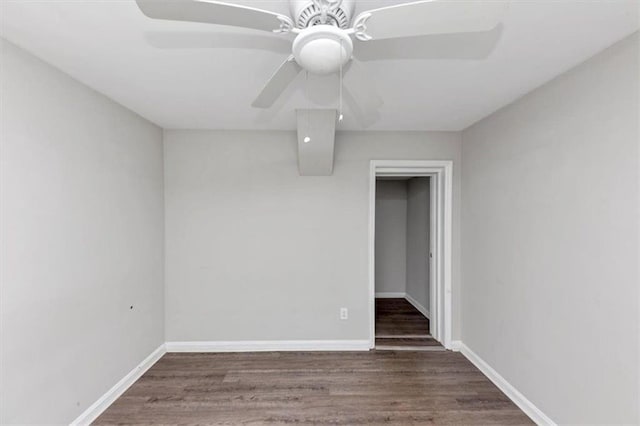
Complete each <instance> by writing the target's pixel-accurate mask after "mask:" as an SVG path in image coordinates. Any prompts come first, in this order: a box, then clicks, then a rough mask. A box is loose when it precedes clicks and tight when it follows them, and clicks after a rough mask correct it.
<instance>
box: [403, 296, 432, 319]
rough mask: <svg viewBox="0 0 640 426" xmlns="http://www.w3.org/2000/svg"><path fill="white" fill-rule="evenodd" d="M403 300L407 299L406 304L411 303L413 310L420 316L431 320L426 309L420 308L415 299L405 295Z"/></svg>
mask: <svg viewBox="0 0 640 426" xmlns="http://www.w3.org/2000/svg"><path fill="white" fill-rule="evenodd" d="M404 298H405V299H407V302H409V303H411V304H412V305H413V307H414V308H416V309H417V310H418V311H420V313H421V314H422V315H424V316H425V317H427V318H428V319H431V313H430V312H429V311H428V310H427V308H425V307H424V306H422V305H421V304H420V303H419V302H418V301H417V300H416V299H414V298H413V297H411V295H410V294H409V293H407V294H406V295H405V297H404Z"/></svg>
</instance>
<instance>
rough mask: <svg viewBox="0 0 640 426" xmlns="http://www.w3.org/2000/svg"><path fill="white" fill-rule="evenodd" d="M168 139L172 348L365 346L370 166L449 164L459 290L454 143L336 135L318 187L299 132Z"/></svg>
mask: <svg viewBox="0 0 640 426" xmlns="http://www.w3.org/2000/svg"><path fill="white" fill-rule="evenodd" d="M164 136H165V139H164V143H165V189H166V193H165V203H166V286H167V306H166V326H167V340H168V341H198V340H200V341H215V340H296V339H330V340H337V339H358V340H359V339H368V338H369V317H368V314H369V313H368V308H369V295H368V226H369V224H368V218H369V163H370V160H371V159H416V160H417V159H440V160H444V159H452V160H453V161H454V162H455V164H454V174H455V176H454V191H455V193H454V222H453V223H454V246H453V247H454V258H453V261H454V263H453V265H454V273H455V275H454V277H453V291H454V292H456V294H457V292H458V291H459V277H458V268H459V230H458V226H459V207H460V198H459V197H460V180H459V170H458V169H457V167H459V160H460V134H459V133H421V132H415V133H414V132H411V133H409V132H407V133H391V132H390V133H386V132H375V133H373V132H361V133H360V132H358V133H352V132H344V133H343V132H339V133H338V134H337V136H336V153H335V159H336V160H335V167H334V174H333V175H332V176H316V177H314V176H302V177H301V176H298V171H297V168H296V134H295V132H233V131H180V130H170V131H165V135H164ZM340 307H347V308H349V320H348V321H341V320H340V319H339V315H338V314H339V308H340ZM457 308H458V307H457V306H455V307H454V309H457ZM456 314H457V311H454V318H457V317H456ZM454 327H457V322H456V321H455V319H454ZM456 335H457V328H455V329H454V336H456Z"/></svg>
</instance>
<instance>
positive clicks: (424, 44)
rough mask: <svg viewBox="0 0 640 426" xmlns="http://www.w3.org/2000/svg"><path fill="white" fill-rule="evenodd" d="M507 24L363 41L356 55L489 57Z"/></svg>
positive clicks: (370, 57)
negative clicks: (462, 30)
mask: <svg viewBox="0 0 640 426" xmlns="http://www.w3.org/2000/svg"><path fill="white" fill-rule="evenodd" d="M502 32H503V26H502V24H500V25H498V26H497V27H495V28H494V29H492V30H490V31H483V32H475V33H460V34H437V35H424V36H415V37H403V38H391V39H383V40H371V41H364V42H363V41H359V42H357V43H355V46H354V56H355V57H356V58H358V59H359V60H360V61H377V60H385V59H462V60H480V59H484V58H487V57H488V56H489V55H490V54H491V52H492V51H493V50H494V49H495V47H496V46H497V44H498V41H499V40H500V38H501V37H502Z"/></svg>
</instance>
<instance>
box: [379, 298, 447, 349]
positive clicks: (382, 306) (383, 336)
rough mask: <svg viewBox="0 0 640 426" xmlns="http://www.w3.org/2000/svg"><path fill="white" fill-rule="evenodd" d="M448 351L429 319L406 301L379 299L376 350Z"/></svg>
mask: <svg viewBox="0 0 640 426" xmlns="http://www.w3.org/2000/svg"><path fill="white" fill-rule="evenodd" d="M401 349H404V350H444V347H443V346H442V345H441V344H440V343H439V342H438V341H437V340H435V339H433V338H432V337H431V336H430V334H429V319H428V318H427V317H425V316H424V315H422V313H421V312H420V311H418V310H417V309H416V308H415V307H414V306H413V305H412V304H411V303H409V302H408V301H407V300H406V299H376V350H401Z"/></svg>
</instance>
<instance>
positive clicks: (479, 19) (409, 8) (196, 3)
mask: <svg viewBox="0 0 640 426" xmlns="http://www.w3.org/2000/svg"><path fill="white" fill-rule="evenodd" d="M136 3H137V4H138V7H139V8H140V10H141V11H142V12H143V13H144V14H145V15H146V16H148V17H150V18H154V19H165V20H174V21H189V22H202V23H209V24H218V25H230V26H236V27H244V28H251V29H255V30H262V31H268V32H271V33H278V34H283V35H288V34H293V35H295V39H294V40H293V43H292V47H291V50H292V53H291V55H290V56H289V57H288V58H287V59H286V60H285V61H284V62H283V63H282V65H280V67H279V68H278V69H277V71H276V72H275V73H274V74H273V76H272V77H271V79H270V80H269V81H268V82H267V83H266V85H265V86H264V88H263V89H262V91H261V92H260V94H259V95H258V97H257V98H256V99H255V100H254V101H253V103H252V105H253V106H254V107H257V108H268V107H270V106H271V105H272V104H273V103H274V102H275V101H276V100H277V99H278V97H279V96H280V94H281V93H282V92H283V91H284V90H285V89H286V88H287V86H288V85H289V84H290V83H291V82H292V81H293V80H294V79H295V77H296V76H297V75H298V74H299V73H300V72H301V71H302V70H306V71H308V72H309V73H313V74H331V73H336V72H338V71H340V72H342V69H343V67H345V68H348V66H349V65H350V64H349V62H350V61H351V60H352V56H353V55H356V56H357V53H358V52H357V51H358V49H359V48H362V47H361V46H364V45H366V43H368V42H370V41H371V40H388V41H393V39H397V40H398V41H402V40H404V39H407V40H409V39H408V38H411V37H416V36H426V35H434V36H446V35H452V36H455V35H458V34H462V33H476V32H477V33H480V32H486V31H490V30H493V29H494V28H496V26H498V24H499V23H500V21H501V19H502V17H503V15H504V13H505V11H506V8H507V6H508V0H421V1H415V2H411V3H403V4H398V5H394V6H388V7H382V8H378V9H372V10H367V11H364V12H362V13H360V14H359V15H357V16H356V17H355V18H354V19H351V18H352V16H353V12H354V9H355V2H354V0H289V8H290V13H291V17H289V16H286V15H283V14H279V13H274V12H270V11H266V10H261V9H256V8H253V7H248V6H241V5H236V4H229V3H223V2H219V1H214V0H136ZM354 39H355V41H356V43H354ZM396 48H397V47H396ZM407 48H415V43H413V44H412V43H408V44H407ZM364 50H366V49H364Z"/></svg>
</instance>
